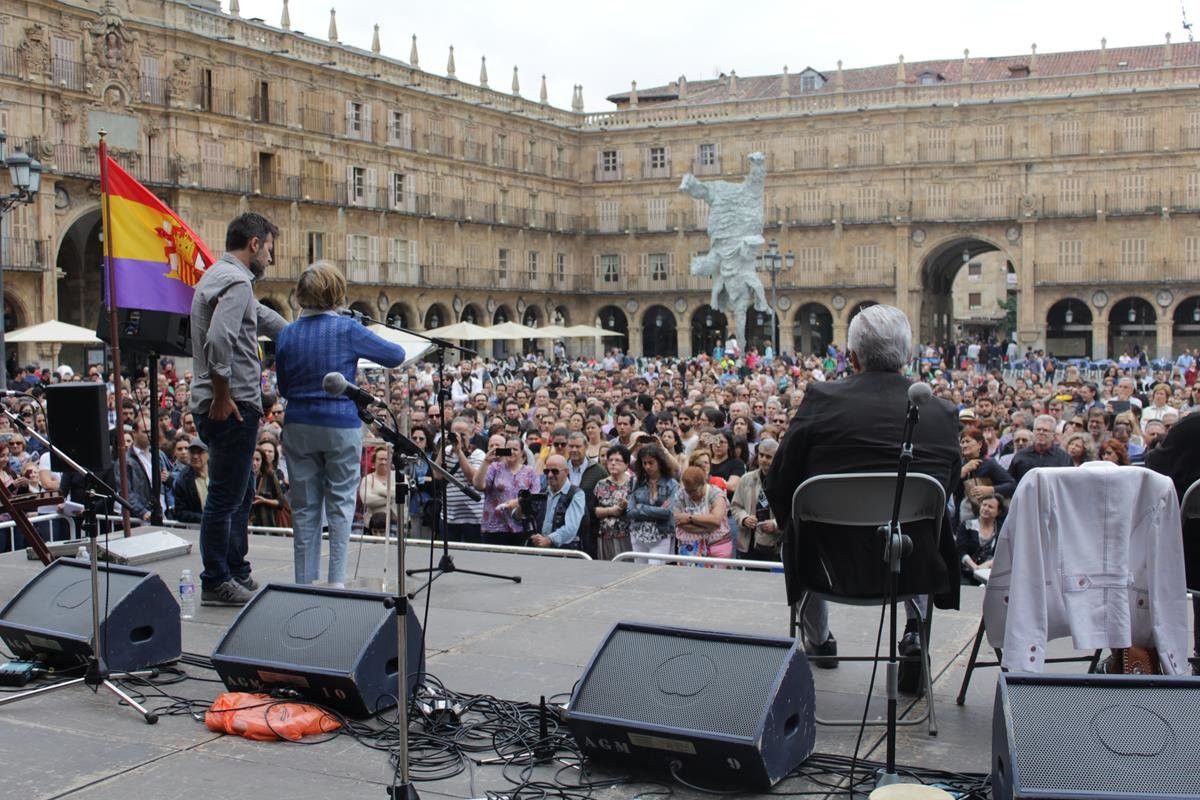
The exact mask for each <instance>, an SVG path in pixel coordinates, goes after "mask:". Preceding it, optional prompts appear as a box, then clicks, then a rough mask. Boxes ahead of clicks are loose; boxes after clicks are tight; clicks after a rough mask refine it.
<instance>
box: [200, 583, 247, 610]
mask: <svg viewBox="0 0 1200 800" xmlns="http://www.w3.org/2000/svg"><path fill="white" fill-rule="evenodd" d="M252 597H254V595H252V594H250V592H248V591H246V589H245V587H243V586H242V585H241V584H240V583H238V582H237V581H235V580H233V579H232V578H231V579H230V580H227V581H225V582H224V583H222V584H221V585H220V586H218V587H217V588H215V589H204V590H202V591H201V592H200V605H202V606H244V605H246V603H249V602H250V598H252Z"/></svg>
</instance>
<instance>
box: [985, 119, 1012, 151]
mask: <svg viewBox="0 0 1200 800" xmlns="http://www.w3.org/2000/svg"><path fill="white" fill-rule="evenodd" d="M1004 141H1005V136H1004V126H1003V125H987V126H985V127H984V129H983V152H982V153H981V156H982V157H983V158H1006V157H1007V155H1008V153H1007V152H1005V150H1006V148H1005V146H1004Z"/></svg>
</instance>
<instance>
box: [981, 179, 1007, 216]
mask: <svg viewBox="0 0 1200 800" xmlns="http://www.w3.org/2000/svg"><path fill="white" fill-rule="evenodd" d="M983 207H984V210H985V211H987V212H988V213H989V214H997V213H1001V212H1003V211H1004V181H984V182H983Z"/></svg>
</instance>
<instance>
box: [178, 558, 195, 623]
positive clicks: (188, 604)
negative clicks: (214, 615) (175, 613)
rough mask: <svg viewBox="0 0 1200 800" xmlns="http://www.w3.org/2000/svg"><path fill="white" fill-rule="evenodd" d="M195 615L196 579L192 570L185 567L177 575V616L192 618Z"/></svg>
mask: <svg viewBox="0 0 1200 800" xmlns="http://www.w3.org/2000/svg"><path fill="white" fill-rule="evenodd" d="M195 616H196V580H195V578H193V577H192V571H191V570H190V569H185V570H184V571H183V572H182V573H181V574H180V576H179V618H180V619H192V618H193V617H195Z"/></svg>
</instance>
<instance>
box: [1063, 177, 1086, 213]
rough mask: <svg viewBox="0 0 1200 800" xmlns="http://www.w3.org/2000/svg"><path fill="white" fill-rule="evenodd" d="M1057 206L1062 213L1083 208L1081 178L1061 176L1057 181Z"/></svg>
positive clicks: (1073, 211) (1076, 211)
mask: <svg viewBox="0 0 1200 800" xmlns="http://www.w3.org/2000/svg"><path fill="white" fill-rule="evenodd" d="M1058 206H1059V208H1058V210H1059V211H1060V212H1062V213H1078V212H1080V211H1082V210H1083V181H1082V180H1080V179H1079V178H1063V179H1062V180H1060V181H1059V182H1058Z"/></svg>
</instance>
